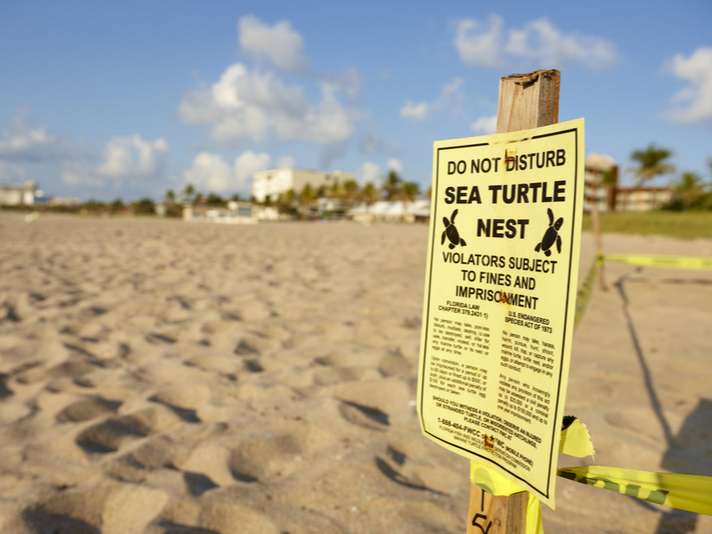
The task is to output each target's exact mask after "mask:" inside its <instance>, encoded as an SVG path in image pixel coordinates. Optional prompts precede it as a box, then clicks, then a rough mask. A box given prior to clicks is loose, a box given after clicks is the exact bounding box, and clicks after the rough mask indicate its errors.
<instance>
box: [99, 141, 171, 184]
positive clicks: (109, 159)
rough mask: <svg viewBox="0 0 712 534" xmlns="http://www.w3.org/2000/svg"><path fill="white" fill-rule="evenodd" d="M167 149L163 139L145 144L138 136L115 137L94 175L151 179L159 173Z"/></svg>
mask: <svg viewBox="0 0 712 534" xmlns="http://www.w3.org/2000/svg"><path fill="white" fill-rule="evenodd" d="M169 149H170V148H169V146H168V143H166V141H165V139H163V138H159V139H156V140H155V141H153V142H147V141H144V140H143V139H142V138H141V136H140V135H138V134H136V135H133V136H128V137H115V138H114V139H112V140H111V142H110V143H109V144H108V145H107V147H106V150H105V152H104V157H105V159H106V161H105V162H104V163H103V164H102V165H100V166H99V167H97V169H96V173H97V174H99V175H102V176H110V177H112V178H152V177H154V176H157V175H158V174H159V173H160V171H161V168H162V167H163V163H164V162H165V159H166V156H167V155H168V151H169Z"/></svg>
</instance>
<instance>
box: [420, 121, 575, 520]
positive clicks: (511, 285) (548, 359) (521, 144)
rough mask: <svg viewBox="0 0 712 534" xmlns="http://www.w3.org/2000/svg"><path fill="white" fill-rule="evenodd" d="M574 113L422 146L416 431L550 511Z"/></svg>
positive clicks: (567, 334) (569, 268)
mask: <svg viewBox="0 0 712 534" xmlns="http://www.w3.org/2000/svg"><path fill="white" fill-rule="evenodd" d="M583 137H584V123H583V119H578V120H575V121H571V122H566V123H560V124H556V125H553V126H547V127H543V128H537V129H535V130H525V131H519V132H514V133H509V134H497V135H491V136H486V137H476V138H469V139H457V140H452V141H440V142H437V143H435V145H434V155H433V160H434V161H433V188H432V206H433V207H432V216H431V219H430V242H429V248H428V264H427V273H426V282H425V304H424V310H423V325H424V328H423V333H422V339H421V354H420V375H419V381H418V410H419V415H420V421H421V426H422V430H423V433H424V434H425V435H426V436H428V437H429V438H431V439H433V440H434V441H436V442H438V443H439V444H441V445H443V446H445V447H447V448H448V449H450V450H452V451H454V452H457V453H459V454H462V455H463V456H466V457H468V458H470V459H471V460H474V461H477V462H479V463H481V464H484V465H487V466H490V467H492V468H494V469H496V470H497V471H498V472H499V473H500V474H502V475H503V476H504V477H506V478H507V479H509V480H511V481H512V482H515V483H516V484H518V485H520V486H521V487H523V488H524V489H527V490H529V491H531V492H532V493H533V494H535V495H536V496H537V497H538V498H539V499H541V500H542V501H543V502H545V503H547V504H548V505H549V506H551V507H553V506H554V486H555V481H556V468H557V465H556V461H557V454H558V448H559V439H560V433H561V423H562V418H563V415H564V414H563V405H564V400H565V397H566V386H567V381H568V370H569V359H570V354H571V338H572V335H573V329H574V316H575V311H576V278H577V274H578V262H579V246H580V228H581V216H582V205H583V159H584V149H583V146H584V143H583Z"/></svg>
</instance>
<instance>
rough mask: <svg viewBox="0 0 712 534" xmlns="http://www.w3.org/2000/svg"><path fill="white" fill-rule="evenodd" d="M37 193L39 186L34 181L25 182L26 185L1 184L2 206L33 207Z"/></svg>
mask: <svg viewBox="0 0 712 534" xmlns="http://www.w3.org/2000/svg"><path fill="white" fill-rule="evenodd" d="M37 193H38V191H37V184H36V183H35V182H33V181H32V180H29V181H27V182H25V183H24V185H15V184H9V185H4V184H0V205H5V206H22V205H25V206H32V205H33V204H34V203H35V194H37Z"/></svg>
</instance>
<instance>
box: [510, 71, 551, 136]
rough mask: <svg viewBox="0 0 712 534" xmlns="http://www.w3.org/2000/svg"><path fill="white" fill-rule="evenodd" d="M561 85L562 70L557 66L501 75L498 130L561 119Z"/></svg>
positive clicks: (519, 127)
mask: <svg viewBox="0 0 712 534" xmlns="http://www.w3.org/2000/svg"><path fill="white" fill-rule="evenodd" d="M560 85H561V73H560V72H559V71H558V70H556V69H552V70H538V71H535V72H530V73H529V74H510V75H509V76H503V77H502V78H500V79H499V106H498V109H497V133H505V132H515V131H517V130H528V129H530V128H538V127H539V126H548V125H550V124H556V123H557V122H559V87H560Z"/></svg>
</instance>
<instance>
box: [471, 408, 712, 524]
mask: <svg viewBox="0 0 712 534" xmlns="http://www.w3.org/2000/svg"><path fill="white" fill-rule="evenodd" d="M559 452H563V453H564V454H568V455H571V456H577V457H580V458H583V457H584V456H589V455H593V452H594V451H593V444H592V443H591V436H590V434H589V432H588V429H587V428H586V425H584V424H583V423H581V422H580V421H579V420H578V419H574V421H573V422H572V423H571V424H569V425H568V426H567V427H566V428H565V429H564V430H562V432H561V442H560V445H559ZM558 475H559V476H560V477H563V478H567V479H569V480H573V481H575V482H579V483H581V484H587V485H589V486H594V487H597V488H603V489H609V490H612V491H617V492H618V493H621V494H622V495H629V496H631V497H637V498H638V499H643V500H646V501H649V502H653V503H656V504H663V505H666V506H670V507H672V508H678V509H680V510H687V511H688V512H695V513H698V514H706V515H712V477H705V476H698V475H678V474H674V473H651V472H647V471H634V470H632V469H619V468H617V467H604V466H582V467H564V468H562V469H559V470H558ZM470 480H471V481H472V482H473V483H474V484H476V485H477V486H479V487H480V488H482V489H483V490H484V491H486V492H487V493H489V494H491V495H497V496H509V495H512V494H513V493H517V492H520V491H524V489H523V488H521V487H519V486H518V485H517V484H515V483H514V482H510V481H509V480H507V479H506V478H504V477H503V476H502V475H500V474H499V473H498V472H497V471H495V470H494V469H492V468H490V467H488V466H486V465H483V464H480V463H477V462H470ZM525 534H544V527H543V524H542V520H541V502H540V501H539V500H538V499H537V498H536V497H534V495H532V494H531V493H529V501H528V503H527V525H526V532H525Z"/></svg>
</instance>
